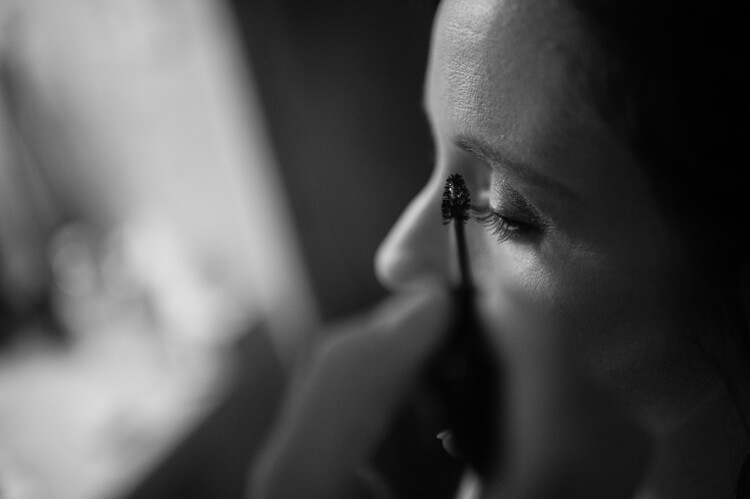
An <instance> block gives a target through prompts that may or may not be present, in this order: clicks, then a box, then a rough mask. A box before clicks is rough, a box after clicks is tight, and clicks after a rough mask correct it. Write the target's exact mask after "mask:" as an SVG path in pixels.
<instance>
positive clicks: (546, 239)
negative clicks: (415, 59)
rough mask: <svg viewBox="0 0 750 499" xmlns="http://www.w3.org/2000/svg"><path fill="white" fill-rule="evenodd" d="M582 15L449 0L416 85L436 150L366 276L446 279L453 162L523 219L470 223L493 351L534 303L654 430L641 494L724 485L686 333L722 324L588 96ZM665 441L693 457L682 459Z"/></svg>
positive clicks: (703, 386) (545, 5) (715, 412)
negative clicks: (501, 235) (445, 209)
mask: <svg viewBox="0 0 750 499" xmlns="http://www.w3.org/2000/svg"><path fill="white" fill-rule="evenodd" d="M581 26H582V25H581V21H580V19H578V17H577V13H576V12H574V11H573V10H572V9H571V8H570V7H569V6H567V5H566V4H565V2H561V1H560V2H558V1H554V0H550V1H541V2H521V1H513V0H510V1H502V0H481V1H480V0H475V1H472V2H468V1H447V2H444V3H443V5H442V6H441V9H440V11H439V13H438V16H437V19H436V25H435V29H434V37H433V43H432V51H431V57H430V63H429V68H428V73H427V78H426V85H425V96H426V99H425V107H426V112H427V115H428V118H429V120H430V123H431V126H432V130H433V135H434V141H435V144H436V150H437V162H436V165H435V168H434V172H433V175H432V177H431V179H430V180H429V182H428V183H427V185H426V186H425V187H424V189H423V190H422V192H421V193H420V194H419V195H418V196H417V197H416V198H415V199H414V201H413V202H412V204H411V205H410V207H409V208H408V209H407V210H406V212H405V214H404V215H403V217H402V218H401V220H400V221H399V223H398V224H397V225H396V227H395V228H394V230H393V231H392V233H391V234H390V235H389V237H388V239H387V240H386V241H385V243H384V245H383V247H382V248H381V250H380V252H379V255H378V258H377V269H378V274H379V276H380V278H381V280H382V281H383V282H385V283H387V285H388V286H389V287H390V288H391V289H392V290H400V289H403V288H408V287H409V286H410V285H411V283H413V282H415V281H419V280H420V279H421V278H423V277H425V276H433V277H434V276H438V277H439V278H440V279H442V280H444V281H446V282H455V279H456V277H455V268H453V267H452V266H451V264H452V262H454V261H455V256H454V255H453V249H452V246H451V242H450V238H449V232H446V231H445V229H444V228H443V227H442V226H441V225H440V220H439V219H438V218H437V217H436V207H437V206H438V205H439V203H440V196H441V194H442V188H443V182H444V180H445V178H446V177H447V176H448V174H450V173H454V172H457V173H461V174H463V175H464V177H465V178H467V181H468V183H469V186H470V189H471V191H472V193H473V199H474V203H475V204H477V205H478V206H479V207H480V208H482V209H485V210H495V211H496V212H497V213H498V214H499V215H500V216H502V217H505V218H506V219H507V220H511V221H515V222H522V223H524V224H525V225H521V227H520V229H519V230H516V231H513V232H511V233H510V236H509V237H508V238H507V239H506V240H503V241H498V238H497V237H496V236H495V235H493V234H492V233H491V231H487V230H485V229H484V228H482V227H481V226H480V225H479V224H471V225H470V226H469V232H468V233H469V236H468V237H469V245H470V251H471V252H472V259H471V260H472V263H473V268H474V274H475V276H474V278H475V282H476V284H477V287H478V288H479V290H480V291H481V296H483V299H482V300H481V303H480V309H481V314H482V316H483V318H484V320H485V323H486V324H487V326H486V327H487V329H488V331H490V334H491V336H492V337H493V338H495V339H496V345H497V347H498V355H499V356H503V349H504V348H507V342H508V341H509V340H508V336H512V335H513V334H514V333H513V331H512V330H511V331H506V332H504V333H503V332H501V330H502V328H503V327H504V326H503V324H504V323H505V322H507V321H509V320H511V319H512V320H515V321H524V320H525V319H524V318H523V317H518V315H519V314H524V313H528V312H524V311H528V310H532V311H533V313H534V314H540V313H542V314H544V315H545V316H546V317H547V318H548V319H550V320H551V324H553V326H549V327H548V328H549V329H551V330H554V331H553V332H551V333H550V334H553V335H555V336H556V338H557V339H556V341H558V342H559V343H560V344H561V345H563V346H564V348H565V349H567V350H569V351H570V352H572V355H573V356H574V357H575V360H576V362H577V363H578V364H579V365H580V366H581V369H582V373H583V375H584V376H585V377H586V378H587V379H589V380H591V382H592V383H593V384H594V385H596V386H597V387H600V388H601V389H602V390H603V391H604V392H606V393H607V394H608V396H609V397H611V398H612V400H613V401H614V402H615V403H616V404H617V405H618V407H620V408H621V409H622V410H624V411H625V412H626V413H628V414H632V415H633V416H634V417H635V418H636V419H637V420H638V421H639V423H641V424H642V425H643V427H644V428H646V429H647V430H648V431H649V432H650V433H651V434H652V435H653V436H654V438H655V439H656V441H657V456H656V459H655V461H656V464H655V466H654V471H652V478H651V479H650V481H651V483H650V484H647V485H646V486H645V487H644V491H643V493H642V494H643V497H652V496H653V497H661V496H662V495H663V496H664V497H668V496H672V494H676V493H679V496H680V497H719V496H717V495H716V494H717V490H725V491H726V490H728V489H729V488H731V486H733V483H732V482H733V480H734V477H736V471H737V466H738V456H739V455H740V454H739V453H740V450H741V449H742V448H743V447H746V445H745V442H746V436H744V434H743V433H742V432H740V431H739V420H738V418H737V417H736V411H734V408H733V407H732V406H731V404H730V402H729V401H728V398H727V394H726V389H725V387H724V385H723V383H722V382H721V380H720V379H719V377H718V375H717V373H716V370H715V368H714V366H713V365H712V364H711V362H709V361H708V360H707V359H706V357H705V356H704V355H703V353H701V352H700V351H699V350H698V349H697V348H696V347H695V343H694V341H692V338H696V337H698V336H700V335H705V334H715V333H716V331H720V330H721V328H722V327H723V325H722V324H721V323H720V322H719V321H717V320H715V319H714V318H713V317H711V316H710V315H709V314H704V313H702V308H701V307H700V306H699V303H700V302H699V293H697V292H694V290H698V289H700V282H693V281H691V279H695V278H694V277H693V276H695V275H696V272H695V266H694V265H693V262H691V260H690V257H689V255H688V254H687V252H686V250H685V245H684V243H683V241H682V239H681V238H680V235H679V234H678V233H677V232H676V230H675V229H674V228H673V224H671V223H670V222H669V220H667V219H666V218H665V216H664V215H663V214H662V212H661V211H660V209H659V208H658V207H657V196H658V193H656V192H654V191H653V190H652V188H651V186H650V184H649V180H648V177H647V175H646V171H645V169H644V168H643V167H642V166H641V165H639V164H638V162H637V160H636V158H635V157H634V155H633V154H632V153H631V152H630V149H629V147H628V146H627V144H626V143H625V142H624V141H623V140H621V139H620V137H618V136H617V134H616V133H615V132H614V128H613V127H610V126H608V125H607V124H605V123H604V121H603V120H602V119H601V118H600V117H599V116H598V114H597V113H596V111H595V110H594V109H593V106H592V105H590V103H589V101H588V99H587V97H586V92H585V91H586V86H585V84H583V83H582V82H583V80H584V76H583V75H584V71H585V70H586V62H587V60H590V58H588V55H587V54H590V52H591V50H592V49H591V47H592V46H593V45H594V44H595V42H594V41H593V40H591V39H589V38H587V34H586V32H585V31H584V30H583V29H582V27H581ZM477 144H482V146H481V147H479V146H477ZM519 198H523V199H524V200H525V202H524V203H520V204H519V203H518V202H517V201H515V200H516V199H519ZM524 204H528V205H531V206H533V207H534V208H535V211H536V212H537V215H533V216H530V214H529V210H528V209H527V208H525V207H524ZM537 219H541V221H542V223H537V222H539V220H537ZM529 222H532V223H529ZM529 225H530V226H531V227H530V228H529ZM519 300H520V301H521V302H522V303H524V304H526V306H524V307H520V308H519V309H518V310H512V307H509V306H507V304H508V303H516V302H518V301H519ZM504 305H505V306H504ZM501 308H502V309H503V310H504V312H499V311H498V309H501ZM509 309H510V310H509ZM510 341H512V339H511V340H510ZM506 356H507V355H506ZM511 362H512V360H511ZM712 422H713V423H717V425H718V428H719V429H715V428H717V426H712ZM678 449H679V450H678ZM675 454H681V455H684V456H688V457H687V458H686V459H685V461H686V463H683V464H685V466H686V467H685V468H683V467H682V466H680V465H678V464H676V463H675V462H673V459H672V458H673V457H674V455H675ZM690 467H693V468H695V469H701V470H702V472H701V473H697V474H696V473H690V472H689V471H688V468H690ZM714 468H719V469H720V470H719V471H717V472H716V473H708V472H706V471H705V470H706V469H711V470H714ZM708 475H711V476H708ZM676 481H679V482H681V484H679V485H674V484H673V483H672V482H676ZM675 487H676V488H675ZM659 494H662V495H659ZM664 494H667V495H664ZM675 497H676V495H675Z"/></svg>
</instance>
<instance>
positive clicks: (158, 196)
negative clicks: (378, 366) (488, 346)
mask: <svg viewBox="0 0 750 499" xmlns="http://www.w3.org/2000/svg"><path fill="white" fill-rule="evenodd" d="M425 3H426V2H425ZM431 15H432V13H431V10H430V8H429V7H428V6H426V5H423V4H422V3H420V2H419V1H415V0H400V1H399V0H379V1H378V2H347V1H344V0H314V1H307V2H300V1H293V0H254V1H252V2H243V1H240V0H225V1H219V0H212V1H210V2H206V1H205V0H68V1H66V2H60V1H58V0H0V291H1V292H2V295H1V296H2V297H1V298H0V345H1V346H0V498H3V499H30V498H34V499H36V498H45V499H49V498H58V499H67V498H71V499H100V498H105V497H107V498H109V497H111V498H125V497H130V498H137V497H162V498H169V497H219V498H233V497H241V495H242V488H243V480H244V473H245V470H246V467H247V465H248V462H251V460H252V457H253V453H254V452H255V451H256V450H257V448H258V446H259V445H261V444H262V441H263V437H264V436H265V434H266V433H267V430H268V427H269V425H270V424H272V420H273V415H274V409H275V408H276V406H277V403H278V400H279V396H280V393H281V392H282V390H283V386H284V380H285V371H286V367H287V366H288V365H289V363H290V362H291V360H290V359H292V358H293V357H294V355H295V352H296V350H297V349H298V346H299V345H300V344H304V343H305V342H306V341H307V340H308V339H309V337H310V335H314V334H315V331H316V330H317V329H318V325H319V324H320V323H321V322H330V321H335V320H337V319H339V318H342V317H344V316H347V315H349V314H352V313H356V312H357V311H360V310H362V309H364V308H366V307H368V306H369V305H371V304H373V303H375V302H376V301H378V300H379V299H381V298H382V297H383V296H384V295H385V290H383V289H382V288H381V287H380V286H379V284H378V283H377V281H376V280H375V277H374V273H373V267H372V261H373V257H374V253H375V250H376V248H377V246H378V244H379V243H380V241H381V240H382V239H383V238H384V236H385V235H386V233H387V232H388V230H389V228H390V227H391V225H392V224H393V223H394V222H395V220H396V219H397V217H398V215H399V213H400V212H401V211H402V210H403V208H404V207H405V206H406V204H407V203H408V201H409V200H410V198H411V197H412V196H413V195H414V194H415V193H416V192H417V191H418V189H419V188H420V187H421V185H422V184H423V182H424V181H425V180H426V179H427V176H428V175H429V171H430V168H431V165H430V160H431V154H432V153H431V148H432V146H431V142H430V138H429V131H428V129H427V126H426V122H425V120H424V118H423V116H422V111H421V93H422V79H423V74H424V70H425V65H426V58H427V47H428V41H429V31H430V24H431ZM407 426H408V425H407ZM392 467H397V466H395V465H393V464H392ZM413 471H414V470H411V472H413ZM407 474H408V473H407Z"/></svg>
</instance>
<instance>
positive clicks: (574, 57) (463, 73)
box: [427, 0, 590, 155]
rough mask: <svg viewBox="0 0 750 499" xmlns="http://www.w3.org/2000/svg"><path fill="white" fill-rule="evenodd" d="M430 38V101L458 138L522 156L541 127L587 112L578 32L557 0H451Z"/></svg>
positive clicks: (573, 16) (563, 4) (571, 15)
mask: <svg viewBox="0 0 750 499" xmlns="http://www.w3.org/2000/svg"><path fill="white" fill-rule="evenodd" d="M433 36H434V39H433V51H432V56H431V62H430V71H429V73H428V83H427V84H428V88H427V98H428V101H430V102H440V103H442V104H443V105H447V106H448V107H449V109H445V110H444V113H443V116H442V117H441V118H442V119H443V120H445V121H446V122H447V123H445V124H446V125H449V127H450V128H453V129H456V133H460V134H470V135H474V136H477V137H478V138H480V139H483V140H484V141H485V142H496V141H497V140H498V139H499V138H500V139H502V140H503V142H504V143H505V144H504V145H505V146H506V147H512V148H514V149H519V150H518V151H517V152H518V153H519V154H523V155H525V154H524V153H526V152H527V151H524V150H523V149H525V148H528V147H529V146H530V144H531V142H530V141H529V137H530V134H533V133H538V132H539V131H540V130H537V129H538V128H539V127H540V122H544V121H545V120H549V119H550V118H551V117H552V116H555V117H557V118H559V119H565V120H568V121H570V122H571V124H572V120H575V119H576V118H577V116H576V115H579V114H581V113H582V112H583V111H586V109H584V108H585V107H586V106H585V105H584V99H582V98H581V92H580V90H581V88H582V86H581V79H582V74H583V64H582V62H581V61H582V60H583V58H582V57H581V56H582V54H583V53H584V51H582V50H581V48H582V47H584V46H585V44H584V43H582V38H583V31H582V30H581V29H579V21H578V18H577V16H576V14H575V12H574V11H573V9H572V8H570V7H569V6H568V5H567V3H566V2H564V1H562V0H448V1H447V2H445V3H444V4H443V5H442V7H441V9H440V11H439V13H438V17H437V20H436V25H435V31H434V35H433ZM589 118H590V116H587V117H586V119H587V120H588V119H589ZM550 131H551V130H547V132H550ZM552 131H553V130H552ZM522 139H523V140H522Z"/></svg>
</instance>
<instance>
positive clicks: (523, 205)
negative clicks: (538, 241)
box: [472, 178, 550, 243]
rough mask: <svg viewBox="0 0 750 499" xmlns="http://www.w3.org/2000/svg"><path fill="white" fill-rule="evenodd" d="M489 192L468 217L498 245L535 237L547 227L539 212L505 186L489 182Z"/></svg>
mask: <svg viewBox="0 0 750 499" xmlns="http://www.w3.org/2000/svg"><path fill="white" fill-rule="evenodd" d="M491 192H492V196H491V197H490V199H488V201H487V202H486V203H484V204H482V205H480V206H473V207H472V216H473V217H474V218H475V219H476V220H477V221H478V222H480V223H481V224H482V225H483V226H484V227H485V228H487V230H488V231H490V232H491V233H492V234H493V235H494V236H496V238H497V240H498V242H500V243H502V242H505V241H508V240H515V239H518V238H529V237H536V236H539V235H540V234H541V233H543V232H544V231H546V230H547V228H548V227H549V226H550V223H549V221H548V220H547V219H546V218H545V217H544V216H543V215H541V213H540V212H539V210H538V209H537V208H535V207H534V206H533V205H532V204H531V203H529V201H527V200H526V198H525V197H524V196H523V195H522V194H521V193H519V192H518V191H517V190H516V189H515V188H513V187H512V186H511V185H510V184H509V183H507V182H505V181H502V180H496V179H494V178H493V180H492V188H491Z"/></svg>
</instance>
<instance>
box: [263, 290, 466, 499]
mask: <svg viewBox="0 0 750 499" xmlns="http://www.w3.org/2000/svg"><path fill="white" fill-rule="evenodd" d="M450 313H451V310H450V300H449V296H448V294H447V292H445V291H443V290H441V289H439V288H437V287H433V288H429V289H422V290H420V291H419V292H414V293H411V294H410V295H409V296H406V297H398V298H394V299H391V300H389V301H388V302H386V303H385V304H384V305H382V306H381V307H379V308H378V309H377V310H375V311H374V312H372V313H371V314H370V315H369V316H368V317H366V318H364V319H361V318H360V319H357V320H353V321H350V322H349V323H347V324H344V325H342V326H340V327H339V328H338V330H337V331H336V332H335V334H333V335H332V337H331V338H330V339H329V340H327V341H326V342H324V344H323V345H322V346H321V347H320V349H319V350H318V352H317V355H316V356H315V359H314V361H313V363H312V365H311V367H310V369H309V370H307V371H306V378H305V379H304V380H303V383H302V384H301V385H300V386H299V389H298V390H296V391H295V393H293V396H292V398H291V399H290V400H289V403H288V405H287V407H286V409H285V411H284V414H283V416H282V420H281V421H280V422H279V425H278V427H277V431H276V432H275V434H274V436H273V437H272V442H271V444H270V446H269V449H268V452H267V453H266V454H265V457H264V463H263V464H262V465H260V466H259V469H260V471H259V473H260V475H261V476H260V478H258V480H259V481H260V482H263V481H265V482H268V483H270V484H271V485H273V486H274V487H276V486H282V487H283V491H279V490H278V489H277V490H275V492H274V495H273V496H274V497H290V498H293V497H315V494H319V496H320V497H324V496H325V497H338V496H340V495H337V494H340V493H341V491H340V490H338V491H337V490H336V489H335V487H337V486H338V484H345V483H347V481H350V478H351V474H352V473H353V470H355V469H356V467H357V466H358V465H360V464H361V463H362V462H363V461H364V460H365V459H366V458H367V457H368V455H369V453H370V452H371V451H372V449H373V448H374V446H375V445H376V444H377V443H378V442H379V440H380V439H381V438H382V437H383V436H384V434H385V432H386V429H387V427H388V424H389V422H390V421H391V418H392V417H393V416H394V415H395V413H396V412H397V409H398V408H399V407H400V405H401V404H402V402H403V399H404V398H405V396H406V395H407V393H408V392H409V389H410V388H411V387H413V386H415V384H416V383H417V382H418V380H419V375H420V373H421V369H422V367H423V366H424V364H425V362H426V360H427V359H428V358H429V356H430V354H431V352H432V351H433V350H434V349H435V347H436V346H437V344H438V343H439V341H440V338H441V337H442V334H443V332H444V330H445V329H446V326H447V324H448V323H449V320H450ZM264 474H265V477H264V476H263V475H264ZM282 475H284V476H286V479H282V478H281V476H282ZM269 477H270V478H269ZM280 482H285V483H280ZM263 497H270V496H263Z"/></svg>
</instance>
